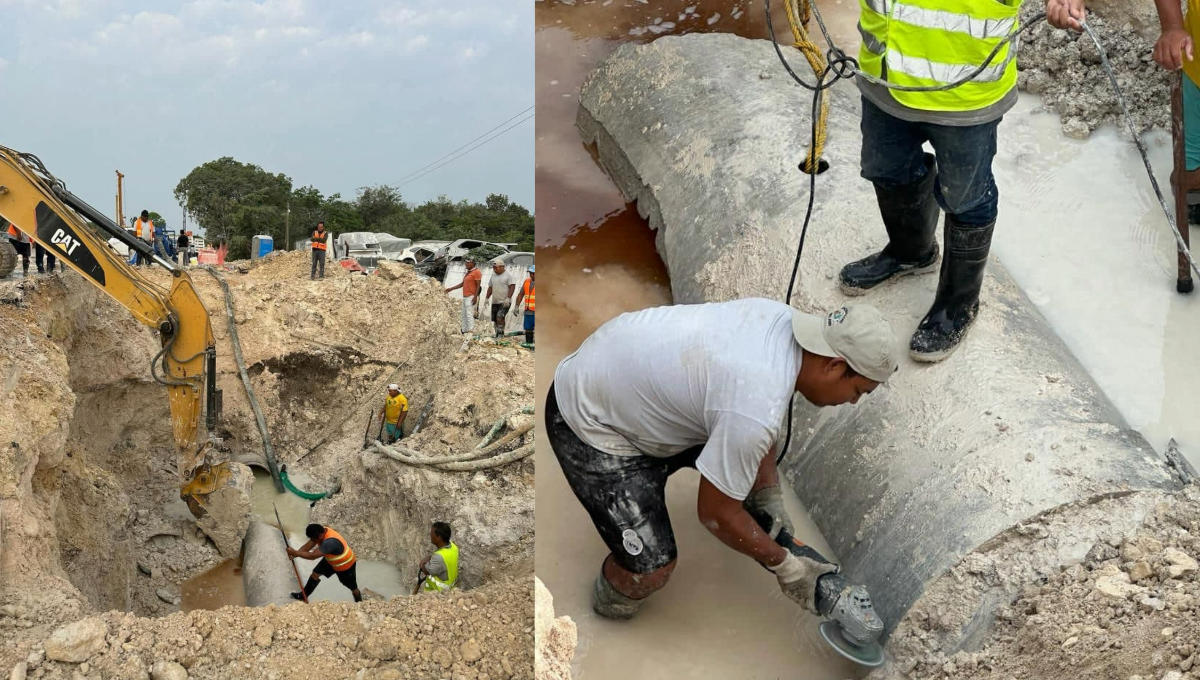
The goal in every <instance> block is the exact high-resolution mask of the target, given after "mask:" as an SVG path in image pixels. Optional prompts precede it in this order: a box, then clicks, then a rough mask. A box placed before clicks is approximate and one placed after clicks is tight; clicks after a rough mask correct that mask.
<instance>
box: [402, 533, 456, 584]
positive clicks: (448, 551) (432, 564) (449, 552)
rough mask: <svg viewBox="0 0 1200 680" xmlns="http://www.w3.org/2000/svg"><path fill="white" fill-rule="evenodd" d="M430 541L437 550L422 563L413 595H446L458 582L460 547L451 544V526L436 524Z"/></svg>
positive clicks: (430, 534)
mask: <svg viewBox="0 0 1200 680" xmlns="http://www.w3.org/2000/svg"><path fill="white" fill-rule="evenodd" d="M429 540H430V541H432V542H433V545H434V547H436V548H437V550H435V551H434V553H433V554H432V555H430V556H429V557H426V558H425V559H424V560H422V561H421V567H420V569H419V574H418V577H419V578H418V580H417V586H416V587H415V588H413V595H416V594H417V593H418V592H420V590H421V588H422V586H423V587H424V589H425V592H429V593H444V592H446V591H447V590H450V589H451V588H453V587H454V584H455V583H457V582H458V546H457V545H455V544H453V543H451V542H450V525H449V524H447V523H445V522H434V523H433V528H432V529H430V530H429Z"/></svg>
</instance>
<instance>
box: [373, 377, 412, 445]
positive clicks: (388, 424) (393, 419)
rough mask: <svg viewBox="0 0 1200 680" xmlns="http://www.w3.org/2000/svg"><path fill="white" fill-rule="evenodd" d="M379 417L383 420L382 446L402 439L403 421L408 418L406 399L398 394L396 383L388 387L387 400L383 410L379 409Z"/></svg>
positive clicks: (398, 388) (398, 387) (398, 389)
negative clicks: (383, 434) (383, 435)
mask: <svg viewBox="0 0 1200 680" xmlns="http://www.w3.org/2000/svg"><path fill="white" fill-rule="evenodd" d="M379 417H380V418H382V419H383V423H384V425H383V429H384V431H385V438H384V440H383V443H384V444H391V443H392V442H395V441H399V440H401V439H403V438H404V419H405V418H407V417H408V399H407V398H405V396H404V395H403V394H400V386H399V385H397V384H396V383H392V384H391V385H388V394H387V398H386V399H385V400H384V402H383V408H381V409H379Z"/></svg>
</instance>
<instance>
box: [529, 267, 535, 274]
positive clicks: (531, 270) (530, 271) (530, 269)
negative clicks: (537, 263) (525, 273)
mask: <svg viewBox="0 0 1200 680" xmlns="http://www.w3.org/2000/svg"><path fill="white" fill-rule="evenodd" d="M529 273H530V274H533V273H534V271H533V265H529Z"/></svg>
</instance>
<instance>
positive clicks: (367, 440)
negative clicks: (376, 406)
mask: <svg viewBox="0 0 1200 680" xmlns="http://www.w3.org/2000/svg"><path fill="white" fill-rule="evenodd" d="M373 422H375V412H374V411H371V412H370V413H368V414H367V431H366V432H364V433H363V448H364V449H365V448H367V447H369V446H370V445H371V423H373Z"/></svg>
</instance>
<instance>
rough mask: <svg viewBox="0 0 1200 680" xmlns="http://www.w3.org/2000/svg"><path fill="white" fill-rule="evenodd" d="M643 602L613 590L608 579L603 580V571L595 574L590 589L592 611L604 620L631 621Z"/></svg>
mask: <svg viewBox="0 0 1200 680" xmlns="http://www.w3.org/2000/svg"><path fill="white" fill-rule="evenodd" d="M642 602H645V600H635V599H633V598H632V597H627V596H625V595H623V594H621V593H619V592H617V589H616V588H613V586H612V584H611V583H609V582H608V579H606V578H604V570H603V569H601V570H600V573H599V574H596V583H595V585H594V586H593V588H592V610H593V611H595V612H596V613H597V614H599V615H600V616H603V617H604V618H606V619H618V620H622V621H624V620H627V619H632V618H633V615H634V614H636V613H637V612H638V609H639V608H640V607H641V606H642Z"/></svg>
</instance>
